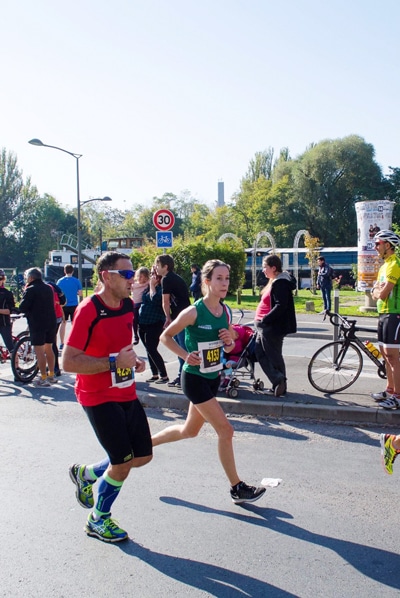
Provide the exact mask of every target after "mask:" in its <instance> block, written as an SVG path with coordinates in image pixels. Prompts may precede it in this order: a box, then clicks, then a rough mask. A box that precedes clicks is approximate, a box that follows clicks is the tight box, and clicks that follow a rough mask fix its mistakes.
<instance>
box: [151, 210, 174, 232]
mask: <svg viewBox="0 0 400 598" xmlns="http://www.w3.org/2000/svg"><path fill="white" fill-rule="evenodd" d="M153 224H154V226H155V227H156V228H157V229H158V230H162V231H166V230H171V228H173V226H174V224H175V216H174V215H173V213H172V212H171V210H166V209H163V210H157V212H155V213H154V214H153Z"/></svg>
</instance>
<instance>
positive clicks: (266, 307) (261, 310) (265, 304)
mask: <svg viewBox="0 0 400 598" xmlns="http://www.w3.org/2000/svg"><path fill="white" fill-rule="evenodd" d="M270 311H271V287H270V288H269V289H267V290H266V291H264V293H263V294H262V297H261V301H260V303H259V304H258V305H257V309H256V314H255V316H254V319H255V321H256V322H258V321H260V320H262V319H263V317H264V316H266V315H267V314H269V312H270Z"/></svg>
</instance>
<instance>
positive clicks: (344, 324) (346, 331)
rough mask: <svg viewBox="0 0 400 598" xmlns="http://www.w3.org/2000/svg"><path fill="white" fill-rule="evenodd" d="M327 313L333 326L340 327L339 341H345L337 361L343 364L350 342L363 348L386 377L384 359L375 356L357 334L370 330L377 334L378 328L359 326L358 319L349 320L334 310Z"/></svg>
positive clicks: (336, 358)
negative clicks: (336, 320) (335, 319)
mask: <svg viewBox="0 0 400 598" xmlns="http://www.w3.org/2000/svg"><path fill="white" fill-rule="evenodd" d="M327 315H328V316H329V319H330V321H331V324H332V325H333V326H339V327H340V330H339V338H338V341H339V342H340V341H341V342H343V347H342V348H341V349H340V350H339V351H338V355H337V356H335V362H337V364H338V365H341V363H342V359H343V357H344V355H345V354H346V351H347V347H348V346H349V345H350V344H354V345H357V347H358V348H359V349H361V351H362V352H363V353H364V354H365V355H367V357H368V358H369V359H370V360H371V361H372V362H373V363H374V364H375V365H376V367H377V368H378V374H379V375H380V376H381V373H384V374H385V376H384V377H386V367H385V361H384V359H379V358H378V357H375V355H373V353H371V351H369V350H368V349H367V347H366V346H365V344H364V343H363V341H362V340H360V339H359V338H358V336H357V335H356V333H357V332H369V333H372V334H376V330H372V329H371V328H366V327H363V326H357V325H356V324H357V320H348V319H347V318H345V317H343V316H341V315H340V314H337V313H334V312H327ZM334 318H337V319H338V320H339V322H335V321H334ZM340 358H341V359H340ZM339 359H340V361H339ZM381 377H382V376H381Z"/></svg>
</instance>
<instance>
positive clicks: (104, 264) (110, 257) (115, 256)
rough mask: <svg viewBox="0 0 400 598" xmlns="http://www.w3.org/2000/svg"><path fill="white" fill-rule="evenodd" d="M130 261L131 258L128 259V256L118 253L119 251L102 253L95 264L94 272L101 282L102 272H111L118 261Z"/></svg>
mask: <svg viewBox="0 0 400 598" xmlns="http://www.w3.org/2000/svg"><path fill="white" fill-rule="evenodd" d="M130 259H131V258H130V257H129V255H126V254H125V253H120V252H119V251H106V253H103V254H102V255H101V256H100V257H99V259H98V260H97V264H96V270H97V274H98V275H99V278H100V280H101V281H102V282H103V277H102V275H101V273H102V272H103V270H113V268H114V266H115V264H116V263H117V262H118V260H130Z"/></svg>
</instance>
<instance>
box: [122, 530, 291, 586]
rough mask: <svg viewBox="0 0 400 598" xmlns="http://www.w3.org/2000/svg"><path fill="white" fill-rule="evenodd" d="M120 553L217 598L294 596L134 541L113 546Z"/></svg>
mask: <svg viewBox="0 0 400 598" xmlns="http://www.w3.org/2000/svg"><path fill="white" fill-rule="evenodd" d="M115 546H117V547H118V548H119V549H120V550H122V552H124V553H125V554H128V555H130V556H133V557H136V558H138V559H140V560H141V561H143V562H144V563H146V564H147V565H150V567H153V568H154V569H156V570H157V571H159V572H160V573H162V574H163V575H166V576H167V577H170V578H171V579H174V580H175V581H178V582H180V583H182V584H185V585H186V586H191V587H193V588H196V589H199V590H202V591H203V592H204V594H205V595H207V596H217V597H218V598H236V597H237V598H243V596H248V597H254V598H256V597H257V598H265V596H268V598H295V596H296V594H292V593H291V592H287V591H286V590H282V589H280V588H277V587H276V586H274V585H272V584H269V583H266V582H265V581H262V580H260V579H256V578H255V577H251V576H250V575H243V574H242V573H238V572H237V571H232V570H231V569H224V568H223V567H219V566H217V565H212V564H210V563H204V562H201V561H195V560H193V559H186V558H182V557H177V556H170V555H167V554H162V553H160V552H155V551H153V550H150V549H149V548H145V547H144V546H141V545H140V544H137V543H136V542H134V541H133V540H129V541H127V542H122V543H121V544H118V545H117V544H116V545H115Z"/></svg>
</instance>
